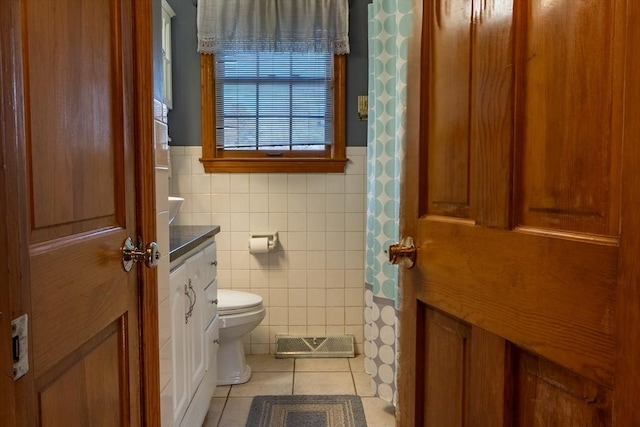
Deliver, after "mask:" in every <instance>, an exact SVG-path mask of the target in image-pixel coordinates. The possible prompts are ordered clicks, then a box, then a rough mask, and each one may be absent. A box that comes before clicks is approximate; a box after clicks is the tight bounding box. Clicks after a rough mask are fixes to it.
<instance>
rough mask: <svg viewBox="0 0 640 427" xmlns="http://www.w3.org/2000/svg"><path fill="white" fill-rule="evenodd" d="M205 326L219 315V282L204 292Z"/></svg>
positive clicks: (212, 283) (214, 282)
mask: <svg viewBox="0 0 640 427" xmlns="http://www.w3.org/2000/svg"><path fill="white" fill-rule="evenodd" d="M204 300H205V301H204V324H205V325H208V324H209V322H211V320H213V318H214V317H215V316H216V314H217V313H218V281H217V280H214V281H213V282H211V284H210V285H209V286H208V287H207V288H206V289H205V290H204Z"/></svg>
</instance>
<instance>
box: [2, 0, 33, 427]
mask: <svg viewBox="0 0 640 427" xmlns="http://www.w3.org/2000/svg"><path fill="white" fill-rule="evenodd" d="M22 27H23V23H22V14H21V4H20V2H19V1H17V0H10V1H8V2H6V3H4V4H3V7H1V8H0V28H1V30H0V80H1V81H2V82H11V84H3V85H1V86H0V123H2V126H0V144H1V145H0V164H2V165H3V166H4V167H3V168H0V189H1V191H0V194H1V196H0V246H1V247H2V248H1V249H0V312H1V313H2V314H0V352H1V355H0V425H3V426H27V425H29V426H31V425H36V424H37V423H38V420H37V411H36V410H35V408H34V407H33V406H32V405H33V402H35V386H34V381H33V370H30V371H29V372H27V374H26V375H25V376H24V377H22V378H21V379H20V380H18V381H14V380H13V360H12V358H11V357H10V356H11V352H10V350H9V349H10V343H11V320H12V319H14V318H16V317H18V316H20V315H22V314H28V315H30V314H31V299H30V287H29V283H30V275H29V271H30V269H29V250H28V244H27V242H28V241H29V229H28V223H29V221H28V220H26V219H25V218H28V214H27V212H28V211H27V203H28V200H27V190H26V183H25V181H24V179H25V176H26V171H25V161H24V159H25V151H24V150H25V144H24V141H25V127H24V119H25V118H24V112H23V111H24V104H23V103H24V99H23V97H22V94H23V92H24V90H23V88H24V81H23V79H22V63H23V52H22V32H21V30H20V29H21V28H22ZM29 345H31V342H30V343H29ZM29 364H30V366H33V353H32V352H31V353H30V355H29Z"/></svg>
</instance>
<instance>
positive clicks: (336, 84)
mask: <svg viewBox="0 0 640 427" xmlns="http://www.w3.org/2000/svg"><path fill="white" fill-rule="evenodd" d="M333 58H334V60H333V109H334V110H333V141H332V144H331V145H330V146H327V148H326V149H325V150H324V151H321V152H317V151H316V152H309V151H302V150H300V151H267V150H265V151H257V150H256V151H238V150H224V149H221V148H217V147H216V132H215V129H216V125H215V117H216V105H215V96H214V94H215V76H214V69H213V64H214V56H213V55H203V54H201V55H200V93H201V96H202V100H201V108H200V110H201V112H202V158H201V159H200V162H201V163H202V165H203V166H204V171H205V172H209V173H216V172H228V173H235V172H245V173H246V172H258V173H265V172H283V173H285V172H288V173H322V172H330V173H343V172H344V168H345V166H346V164H347V160H348V159H347V156H346V143H345V118H346V114H345V92H346V90H345V79H346V58H345V56H344V55H334V57H333Z"/></svg>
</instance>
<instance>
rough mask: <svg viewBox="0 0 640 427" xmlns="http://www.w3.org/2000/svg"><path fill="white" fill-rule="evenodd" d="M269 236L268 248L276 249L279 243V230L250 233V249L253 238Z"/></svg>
mask: <svg viewBox="0 0 640 427" xmlns="http://www.w3.org/2000/svg"><path fill="white" fill-rule="evenodd" d="M265 237H266V238H267V241H268V248H269V250H270V251H272V250H274V249H275V247H276V245H277V244H278V232H277V231H273V232H265V233H250V234H249V241H248V245H249V249H251V240H252V239H260V238H265Z"/></svg>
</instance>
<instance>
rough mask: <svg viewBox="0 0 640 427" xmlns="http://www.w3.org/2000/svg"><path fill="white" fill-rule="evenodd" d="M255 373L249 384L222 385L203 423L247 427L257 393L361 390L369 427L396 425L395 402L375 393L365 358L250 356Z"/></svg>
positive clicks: (216, 426) (221, 426)
mask: <svg viewBox="0 0 640 427" xmlns="http://www.w3.org/2000/svg"><path fill="white" fill-rule="evenodd" d="M247 362H248V363H249V365H250V366H251V369H252V371H253V375H252V377H251V380H250V381H249V382H248V383H246V384H240V385H233V386H218V387H216V392H215V394H214V396H213V399H211V406H210V407H209V412H208V413H207V417H206V418H205V420H204V424H203V427H243V426H244V425H245V423H246V421H247V417H248V415H249V408H250V407H251V400H252V399H253V396H257V395H267V394H272V395H274V394H278V395H279V394H358V395H359V396H360V397H361V398H362V406H363V407H364V412H365V416H366V418H367V425H368V427H392V426H394V425H395V418H394V415H393V406H391V405H389V404H388V403H387V402H385V401H383V400H381V399H379V398H377V397H373V393H372V391H371V385H370V379H369V375H367V374H366V373H365V372H364V358H363V356H358V357H355V358H336V359H330V358H326V359H325V358H317V359H276V358H275V357H274V356H273V355H253V356H247Z"/></svg>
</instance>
